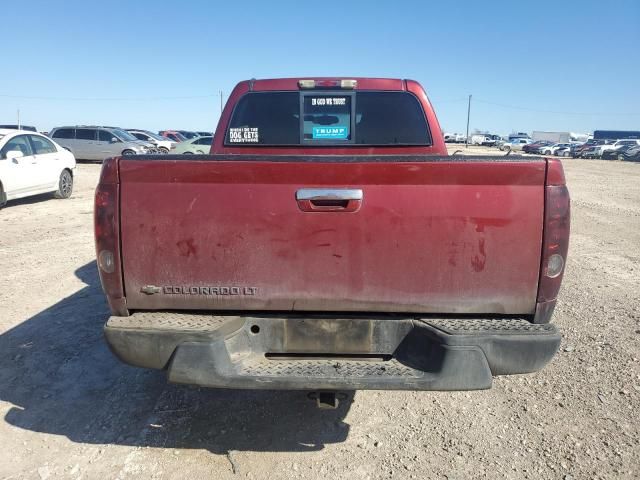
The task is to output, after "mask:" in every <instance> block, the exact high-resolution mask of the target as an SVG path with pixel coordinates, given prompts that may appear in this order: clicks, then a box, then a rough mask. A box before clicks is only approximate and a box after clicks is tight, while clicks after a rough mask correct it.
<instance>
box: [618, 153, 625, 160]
mask: <svg viewBox="0 0 640 480" xmlns="http://www.w3.org/2000/svg"><path fill="white" fill-rule="evenodd" d="M618 160H619V161H621V162H623V161H624V155H622V154H621V153H620V154H618Z"/></svg>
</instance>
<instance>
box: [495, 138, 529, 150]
mask: <svg viewBox="0 0 640 480" xmlns="http://www.w3.org/2000/svg"><path fill="white" fill-rule="evenodd" d="M530 143H531V140H529V139H528V138H514V139H513V140H511V141H510V142H507V143H503V144H502V145H500V150H502V151H509V150H522V147H524V146H525V145H529V144H530Z"/></svg>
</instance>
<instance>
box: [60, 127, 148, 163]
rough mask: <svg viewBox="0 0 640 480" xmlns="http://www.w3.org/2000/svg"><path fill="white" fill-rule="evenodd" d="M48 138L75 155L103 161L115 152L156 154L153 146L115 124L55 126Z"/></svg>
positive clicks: (84, 158) (122, 153) (115, 153)
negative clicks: (114, 125)
mask: <svg viewBox="0 0 640 480" xmlns="http://www.w3.org/2000/svg"><path fill="white" fill-rule="evenodd" d="M50 135H51V138H53V139H54V140H55V141H56V142H58V143H59V144H60V145H62V146H63V147H64V148H66V149H67V150H69V151H70V152H73V154H74V155H75V157H76V158H78V159H83V160H99V161H103V160H104V159H105V158H108V157H115V156H117V155H141V154H151V153H157V152H158V151H157V150H156V147H155V145H153V144H151V143H148V142H143V141H141V140H138V139H137V138H136V137H134V136H133V135H131V134H130V133H129V132H127V131H126V130H123V129H121V128H116V127H97V126H85V125H78V126H74V127H56V128H54V129H52V130H51V132H50Z"/></svg>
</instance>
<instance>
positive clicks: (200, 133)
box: [196, 132, 213, 137]
mask: <svg viewBox="0 0 640 480" xmlns="http://www.w3.org/2000/svg"><path fill="white" fill-rule="evenodd" d="M196 133H197V134H198V135H200V136H201V137H213V132H196Z"/></svg>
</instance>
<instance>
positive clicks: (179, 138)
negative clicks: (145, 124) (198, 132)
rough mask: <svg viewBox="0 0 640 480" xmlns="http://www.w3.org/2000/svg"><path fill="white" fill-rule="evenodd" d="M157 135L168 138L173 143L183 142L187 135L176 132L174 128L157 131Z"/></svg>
mask: <svg viewBox="0 0 640 480" xmlns="http://www.w3.org/2000/svg"><path fill="white" fill-rule="evenodd" d="M158 135H160V136H161V137H164V138H168V139H169V140H171V141H173V142H175V143H180V142H184V141H185V140H186V139H187V137H185V136H184V135H182V134H181V133H180V132H177V131H176V130H160V131H159V132H158Z"/></svg>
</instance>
